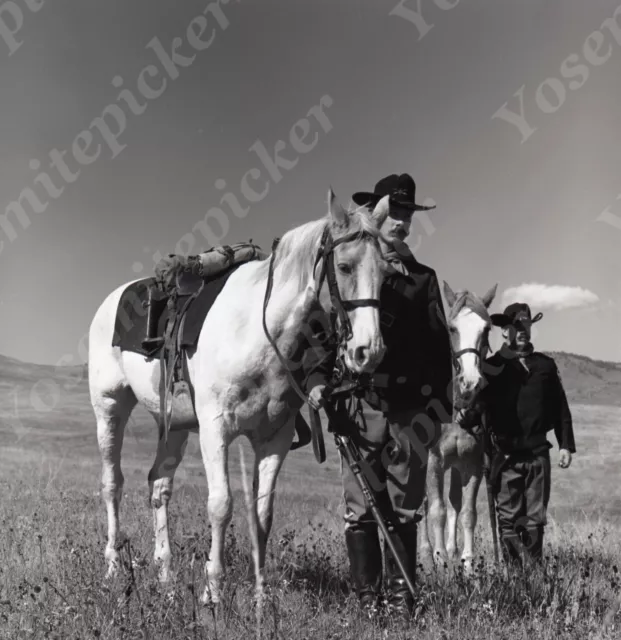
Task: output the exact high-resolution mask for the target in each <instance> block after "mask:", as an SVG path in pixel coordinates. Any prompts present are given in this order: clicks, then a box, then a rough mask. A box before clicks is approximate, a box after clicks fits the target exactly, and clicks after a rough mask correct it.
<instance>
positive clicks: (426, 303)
mask: <svg viewBox="0 0 621 640" xmlns="http://www.w3.org/2000/svg"><path fill="white" fill-rule="evenodd" d="M400 261H401V263H402V265H403V266H404V267H405V268H404V269H403V268H402V271H404V272H405V273H402V272H401V270H398V269H392V270H391V273H389V274H388V275H387V277H386V278H385V280H384V283H383V285H382V289H381V292H380V325H381V332H382V337H383V340H384V344H385V346H386V353H385V355H384V358H383V359H382V361H381V363H380V364H379V366H378V367H377V369H376V371H375V372H374V374H373V376H372V379H373V385H374V390H373V391H372V392H370V393H369V394H367V397H366V400H367V402H368V403H369V404H370V405H371V406H372V407H374V408H375V409H378V410H381V411H384V412H385V411H388V410H400V409H424V408H425V407H426V406H427V404H428V403H429V402H430V401H431V400H436V402H437V401H439V402H440V403H441V405H442V406H443V407H444V411H445V412H446V413H447V414H448V416H449V419H450V416H451V414H452V386H451V381H452V360H451V347H450V339H449V335H448V330H447V325H446V318H445V314H444V308H443V306H442V298H441V295H440V288H439V285H438V278H437V276H436V273H435V271H434V270H433V269H431V268H430V267H428V266H426V265H424V264H422V263H420V262H418V261H417V260H416V259H415V258H414V256H413V255H412V254H411V253H410V254H409V255H408V256H406V257H401V258H400ZM308 355H309V357H308V360H307V362H306V364H305V368H306V371H307V372H308V376H307V379H306V388H307V390H308V391H310V389H312V388H313V387H314V386H315V385H317V384H325V383H326V381H327V380H328V379H329V377H330V375H331V372H332V369H333V367H334V362H335V353H334V350H332V351H331V352H326V351H324V352H323V353H322V352H320V351H319V350H318V349H316V348H315V349H311V350H310V351H309V352H308ZM424 386H427V387H429V388H428V389H425V390H424V391H423V387H424ZM425 391H426V392H427V393H425ZM431 415H432V417H433V418H434V419H436V415H434V413H433V412H431ZM438 418H439V419H442V420H446V419H447V418H446V415H444V416H438Z"/></svg>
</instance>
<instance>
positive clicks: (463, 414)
mask: <svg viewBox="0 0 621 640" xmlns="http://www.w3.org/2000/svg"><path fill="white" fill-rule="evenodd" d="M496 287H497V285H494V287H492V288H491V289H490V290H489V291H488V292H487V293H486V294H485V295H484V296H483V297H482V298H478V297H477V296H476V295H475V294H473V293H471V292H470V291H460V292H458V293H454V292H453V291H452V290H451V288H450V286H449V285H448V284H447V283H446V282H445V283H444V296H445V298H446V301H447V303H448V305H449V313H448V316H447V323H448V328H449V334H450V337H451V347H452V351H453V361H454V364H455V368H456V370H457V375H456V376H455V378H454V385H453V390H454V394H453V395H454V409H453V418H452V422H449V423H446V424H443V425H442V428H441V433H440V437H439V439H438V440H437V442H435V443H434V444H433V446H432V447H431V448H430V450H429V459H428V464H427V496H426V501H425V509H424V514H423V527H422V528H423V535H422V536H421V550H422V551H423V552H427V553H428V552H429V551H430V541H429V537H428V536H429V528H431V529H432V530H433V534H434V536H433V537H434V541H433V559H434V561H435V562H436V563H438V564H440V565H442V566H443V565H444V564H445V563H446V562H447V561H448V560H449V559H450V560H455V559H456V557H457V555H458V549H457V520H458V518H459V515H460V512H461V516H462V528H463V533H464V546H463V550H462V554H461V561H462V563H463V565H464V568H465V570H469V569H471V567H472V560H473V558H474V528H475V526H476V522H477V511H476V499H477V494H478V491H479V486H480V484H481V479H482V476H483V442H482V433H481V429H480V422H479V421H477V420H476V418H477V414H476V410H475V409H474V407H475V405H476V402H477V396H478V392H479V391H480V389H481V388H482V384H483V372H482V364H483V362H484V360H485V358H486V356H487V352H488V349H489V342H488V336H489V331H490V329H491V319H490V316H489V313H488V307H489V306H490V304H491V303H492V301H493V299H494V296H495V295H496ZM471 411H474V412H475V413H474V417H475V425H476V430H477V432H478V433H477V435H475V434H474V433H473V432H472V431H471V430H470V429H469V428H468V427H469V425H468V421H469V420H470V415H471V414H470V412H471ZM462 422H463V423H464V424H463V425H462ZM447 469H450V470H451V481H450V489H449V505H450V506H449V511H448V541H447V544H446V546H445V538H444V531H445V525H446V516H447V508H446V503H445V501H444V476H445V472H446V471H447Z"/></svg>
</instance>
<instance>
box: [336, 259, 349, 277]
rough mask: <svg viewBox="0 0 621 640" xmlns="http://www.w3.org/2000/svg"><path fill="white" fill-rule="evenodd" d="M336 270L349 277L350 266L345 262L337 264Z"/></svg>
mask: <svg viewBox="0 0 621 640" xmlns="http://www.w3.org/2000/svg"><path fill="white" fill-rule="evenodd" d="M338 268H339V271H340V272H341V273H344V274H346V275H349V274H350V273H351V272H352V268H351V265H350V264H347V263H346V262H339V264H338Z"/></svg>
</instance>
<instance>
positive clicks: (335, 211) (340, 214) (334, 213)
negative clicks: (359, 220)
mask: <svg viewBox="0 0 621 640" xmlns="http://www.w3.org/2000/svg"><path fill="white" fill-rule="evenodd" d="M328 205H329V208H330V217H331V218H332V220H333V221H334V223H335V224H336V225H338V226H345V225H347V223H348V221H349V218H348V217H347V210H346V209H345V207H344V206H343V205H342V204H341V203H340V202H339V199H338V198H337V197H336V195H335V193H334V191H333V190H332V187H330V189H329V190H328Z"/></svg>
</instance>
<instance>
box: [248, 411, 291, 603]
mask: <svg viewBox="0 0 621 640" xmlns="http://www.w3.org/2000/svg"><path fill="white" fill-rule="evenodd" d="M293 425H294V422H293V420H291V421H290V422H289V423H288V424H286V425H285V426H284V427H283V428H281V429H279V430H278V431H277V432H276V434H275V435H274V437H272V439H271V440H268V441H267V442H261V443H257V444H255V447H254V449H255V464H254V483H253V496H254V501H255V509H256V522H257V537H258V540H257V543H258V544H257V549H256V550H255V553H256V554H258V557H255V563H256V565H257V566H258V569H259V571H258V573H257V575H256V576H255V578H256V590H257V595H258V596H260V595H261V593H262V590H263V568H264V566H265V553H266V549H267V541H268V538H269V535H270V530H271V528H272V516H273V512H274V490H275V486H276V479H277V477H278V472H279V471H280V469H281V467H282V463H283V461H284V459H285V456H286V455H287V452H288V451H289V447H290V446H291V442H292V440H293V432H294V426H293Z"/></svg>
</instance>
